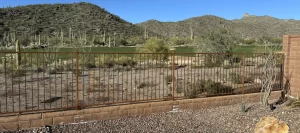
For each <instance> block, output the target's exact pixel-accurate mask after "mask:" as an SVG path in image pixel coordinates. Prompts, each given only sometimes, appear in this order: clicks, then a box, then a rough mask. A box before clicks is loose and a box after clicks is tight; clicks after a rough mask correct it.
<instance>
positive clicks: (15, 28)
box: [0, 2, 300, 38]
mask: <svg viewBox="0 0 300 133" xmlns="http://www.w3.org/2000/svg"><path fill="white" fill-rule="evenodd" d="M70 29H71V30H72V31H75V32H85V33H86V34H87V35H93V34H94V35H102V34H104V32H105V33H106V35H116V34H117V35H119V37H123V38H129V37H134V36H141V37H143V36H144V31H148V36H162V37H189V36H190V35H191V31H192V32H193V34H194V36H200V35H202V34H205V33H207V32H210V31H214V30H219V29H226V30H227V31H229V32H231V33H233V34H234V35H235V36H236V37H239V38H259V37H262V36H268V37H276V38H281V37H282V35H284V34H296V33H300V21H299V20H293V19H289V20H286V19H278V18H274V17H271V16H255V15H249V14H247V13H245V14H244V16H243V17H242V18H241V19H234V20H227V19H224V18H221V17H218V16H214V15H204V16H199V17H192V18H188V19H185V20H181V21H177V22H161V21H158V20H148V21H146V22H142V23H137V24H132V23H130V22H127V21H126V20H124V19H122V18H120V17H119V16H117V15H114V14H111V13H110V12H108V11H106V10H105V9H104V8H101V7H99V6H97V5H94V4H91V3H86V2H80V3H70V4H37V5H27V6H18V7H8V8H0V38H2V37H4V33H5V32H16V33H17V35H19V36H20V35H25V34H26V35H36V34H44V35H45V34H46V35H50V36H55V35H56V34H58V33H60V32H64V33H66V34H64V35H65V36H67V35H68V34H67V33H69V32H70Z"/></svg>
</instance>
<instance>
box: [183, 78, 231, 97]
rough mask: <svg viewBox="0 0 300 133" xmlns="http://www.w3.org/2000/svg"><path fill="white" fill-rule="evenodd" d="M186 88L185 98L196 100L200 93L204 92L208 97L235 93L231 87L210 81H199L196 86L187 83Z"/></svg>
mask: <svg viewBox="0 0 300 133" xmlns="http://www.w3.org/2000/svg"><path fill="white" fill-rule="evenodd" d="M185 86H186V88H185V90H184V96H185V97H186V98H196V97H197V96H198V95H199V94H200V93H204V92H206V95H218V94H226V93H232V92H233V89H232V88H231V87H229V86H225V85H222V84H221V83H218V82H214V81H212V80H210V79H209V80H198V81H197V82H196V83H194V84H190V83H187V84H186V85H185Z"/></svg>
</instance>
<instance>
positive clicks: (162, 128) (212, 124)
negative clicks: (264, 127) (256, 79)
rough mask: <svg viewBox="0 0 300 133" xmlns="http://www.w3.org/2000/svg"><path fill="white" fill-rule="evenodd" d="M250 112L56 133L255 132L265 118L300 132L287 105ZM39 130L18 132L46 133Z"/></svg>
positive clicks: (199, 113)
mask: <svg viewBox="0 0 300 133" xmlns="http://www.w3.org/2000/svg"><path fill="white" fill-rule="evenodd" d="M246 106H247V107H251V108H250V109H249V110H248V112H246V113H243V112H241V111H240V110H241V109H240V107H241V105H240V104H237V105H230V106H222V107H216V108H209V109H201V110H179V111H178V112H172V111H171V112H167V113H158V114H152V115H148V116H133V117H128V118H121V119H114V120H101V121H97V122H86V123H79V124H68V125H56V126H52V127H51V130H52V131H51V132H53V133H81V132H84V133H98V132H103V133H107V132H110V133H117V132H134V133H143V132H151V133H161V132H168V133H169V132H180V133H182V132H188V133H191V132H200V133H253V132H254V128H255V124H256V123H257V122H258V121H259V119H260V118H261V117H264V116H274V117H276V118H278V119H279V120H282V121H285V122H287V124H288V126H289V128H290V133H300V127H299V125H300V108H296V109H287V108H285V106H284V105H280V106H277V107H276V109H275V110H273V111H271V110H270V109H269V107H265V106H261V105H260V104H259V103H247V104H246ZM45 130H46V129H45V128H44V127H43V128H38V129H33V130H26V131H17V133H32V132H45Z"/></svg>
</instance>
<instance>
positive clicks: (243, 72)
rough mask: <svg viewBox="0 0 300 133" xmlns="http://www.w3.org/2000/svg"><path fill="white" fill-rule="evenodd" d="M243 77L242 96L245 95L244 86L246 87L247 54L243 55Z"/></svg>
mask: <svg viewBox="0 0 300 133" xmlns="http://www.w3.org/2000/svg"><path fill="white" fill-rule="evenodd" d="M242 74H243V76H242V94H243V95H244V92H245V90H244V86H245V83H244V82H245V52H244V54H243V72H242Z"/></svg>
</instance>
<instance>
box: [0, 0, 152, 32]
mask: <svg viewBox="0 0 300 133" xmlns="http://www.w3.org/2000/svg"><path fill="white" fill-rule="evenodd" d="M70 28H71V30H72V31H73V32H86V33H87V34H103V33H104V31H105V32H106V35H109V34H110V35H112V34H114V33H116V34H118V35H120V36H124V37H127V36H137V35H141V36H142V35H143V32H144V29H142V28H140V27H138V26H136V25H133V24H132V23H129V22H127V21H125V20H123V19H121V18H120V17H118V16H116V15H113V14H111V13H109V12H108V11H106V10H105V9H103V8H101V7H99V6H96V5H93V4H90V3H85V2H80V3H73V4H39V5H27V6H18V7H13V8H0V33H1V35H3V33H4V32H12V31H17V34H19V35H23V34H27V35H28V34H30V35H34V34H47V35H53V36H55V34H57V33H60V32H61V31H63V32H64V33H65V34H64V35H66V36H67V35H68V33H69V31H70ZM150 34H151V33H149V35H150Z"/></svg>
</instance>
